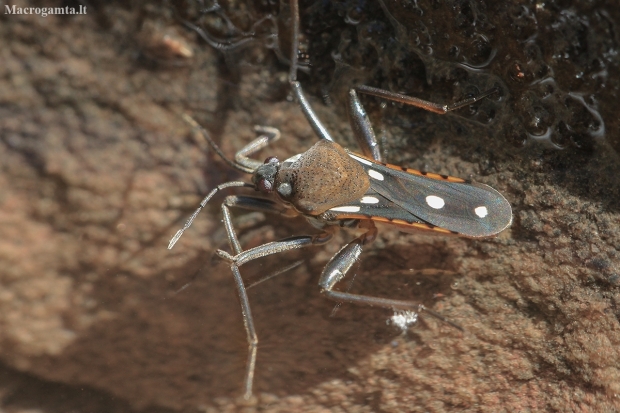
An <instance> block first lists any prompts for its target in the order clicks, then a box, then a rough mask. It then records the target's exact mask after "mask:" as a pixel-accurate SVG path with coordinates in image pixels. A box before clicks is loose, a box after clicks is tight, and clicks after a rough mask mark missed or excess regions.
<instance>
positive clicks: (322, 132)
mask: <svg viewBox="0 0 620 413" xmlns="http://www.w3.org/2000/svg"><path fill="white" fill-rule="evenodd" d="M291 21H292V22H291V32H292V33H293V37H292V39H291V68H290V72H289V77H288V78H289V83H290V84H291V89H292V91H293V95H295V98H296V99H297V102H298V103H299V107H300V108H301V111H302V112H303V113H304V115H305V116H306V119H308V122H309V123H310V126H312V129H314V132H315V133H316V134H317V135H318V137H319V138H321V139H325V140H328V141H331V142H333V141H334V139H333V138H332V137H331V135H330V134H329V132H328V131H327V128H325V125H323V123H322V122H321V120H320V119H319V117H318V116H317V114H316V112H314V109H312V106H311V105H310V102H308V99H307V98H306V95H305V94H304V91H303V89H302V88H301V84H300V83H299V82H298V81H297V53H298V51H299V2H298V0H291Z"/></svg>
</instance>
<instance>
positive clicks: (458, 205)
mask: <svg viewBox="0 0 620 413" xmlns="http://www.w3.org/2000/svg"><path fill="white" fill-rule="evenodd" d="M349 155H350V156H351V157H352V158H353V159H355V160H357V161H358V162H360V164H361V165H362V166H363V168H364V170H365V171H366V172H367V173H368V175H369V176H370V185H371V188H372V189H373V190H374V191H376V192H377V193H379V194H380V195H383V196H384V197H385V198H387V199H389V200H390V201H392V202H394V203H395V204H396V205H398V206H399V207H401V208H403V209H404V210H406V211H408V212H410V213H411V214H413V215H415V216H416V217H418V218H419V219H421V220H423V221H425V222H427V223H429V224H432V225H435V226H438V227H441V228H444V229H447V230H449V231H452V232H456V233H459V234H460V235H464V236H468V237H473V238H477V237H488V236H491V235H495V234H497V233H499V232H501V231H502V230H504V229H505V228H507V227H508V226H509V225H510V223H511V222H512V208H511V207H510V204H509V203H508V201H507V200H506V198H504V197H503V196H502V194H500V193H499V192H497V191H496V190H495V189H493V188H491V187H490V186H487V185H483V184H478V183H468V182H465V181H462V182H461V181H460V180H459V179H457V178H450V177H441V176H439V175H432V176H434V177H435V178H429V177H427V176H422V175H423V174H422V173H419V175H418V174H414V173H411V172H405V171H403V170H399V169H396V168H398V167H396V166H394V167H389V166H387V165H384V164H380V163H377V162H375V161H372V160H370V159H368V158H365V157H362V156H360V155H357V154H351V153H350V154H349ZM416 172H417V171H416Z"/></svg>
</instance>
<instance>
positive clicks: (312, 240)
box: [216, 232, 332, 400]
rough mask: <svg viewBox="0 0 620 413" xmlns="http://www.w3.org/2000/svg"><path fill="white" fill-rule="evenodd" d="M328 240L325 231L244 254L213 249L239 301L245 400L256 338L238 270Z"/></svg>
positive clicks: (253, 366)
mask: <svg viewBox="0 0 620 413" xmlns="http://www.w3.org/2000/svg"><path fill="white" fill-rule="evenodd" d="M331 238H332V234H331V233H330V232H325V233H322V234H319V235H315V236H310V235H306V236H298V237H292V238H288V239H285V240H282V241H275V242H269V243H267V244H263V245H259V246H258V247H254V248H251V249H249V250H247V251H242V252H240V253H238V254H236V255H235V256H232V255H230V254H228V253H227V252H226V251H222V250H217V251H216V254H217V255H218V256H219V257H220V258H222V259H224V260H226V261H228V262H229V263H230V269H231V271H232V273H233V277H234V279H235V286H236V287H237V294H238V295H239V302H240V303H241V314H242V316H243V326H244V327H245V332H246V335H247V340H248V360H247V365H246V375H245V392H244V395H243V397H244V398H245V399H246V400H247V399H249V398H250V397H252V386H253V383H254V371H255V370H256V353H257V350H258V335H257V334H256V328H255V327H254V318H253V317H252V310H251V309H250V300H249V299H248V293H247V287H246V286H245V284H244V283H243V279H242V278H241V273H240V272H239V267H241V266H242V265H243V264H247V263H248V262H250V261H253V260H255V259H257V258H261V257H266V256H268V255H273V254H278V253H281V252H285V251H290V250H294V249H300V248H306V247H311V246H315V245H323V244H325V243H327V242H328V241H329V240H330V239H331Z"/></svg>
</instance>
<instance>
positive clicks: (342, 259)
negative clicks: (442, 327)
mask: <svg viewBox="0 0 620 413" xmlns="http://www.w3.org/2000/svg"><path fill="white" fill-rule="evenodd" d="M374 231H376V229H375V230H374ZM374 236H375V234H373V229H371V230H369V231H368V232H366V233H365V234H362V235H361V236H359V237H357V238H356V239H354V240H353V241H351V242H350V243H348V244H347V245H345V246H344V247H343V248H342V249H341V250H340V251H338V253H336V255H334V257H333V258H332V259H331V260H330V261H329V262H328V263H327V265H326V266H325V269H324V270H323V273H322V274H321V278H320V279H319V286H320V287H321V292H322V293H323V294H325V296H326V297H328V298H329V299H331V300H334V301H337V302H347V303H352V304H361V305H368V306H371V307H383V308H390V309H392V310H409V311H414V312H420V311H424V312H426V313H428V314H429V315H431V316H433V317H435V318H437V319H439V320H441V321H443V322H445V323H447V324H450V325H451V326H453V327H455V328H457V329H459V330H461V331H462V330H463V328H462V327H461V326H459V325H458V324H455V323H453V322H451V321H450V320H448V319H446V318H445V317H443V316H442V315H441V314H438V313H436V312H434V311H432V310H430V309H428V308H426V307H425V306H424V305H423V304H420V303H415V302H413V301H404V300H392V299H388V298H381V297H372V296H368V295H360V294H351V293H348V292H341V291H335V290H334V287H335V285H336V284H337V283H338V282H339V281H341V280H342V279H343V278H344V277H345V276H346V274H347V272H348V271H349V270H350V269H351V267H352V266H353V264H354V263H355V262H356V261H357V260H358V258H359V256H360V255H361V253H362V248H363V246H364V244H366V243H368V242H369V241H372V239H373V238H374Z"/></svg>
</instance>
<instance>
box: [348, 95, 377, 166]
mask: <svg viewBox="0 0 620 413" xmlns="http://www.w3.org/2000/svg"><path fill="white" fill-rule="evenodd" d="M347 112H348V113H349V124H350V125H351V129H353V136H355V140H357V144H358V145H359V147H360V149H361V150H362V153H363V154H364V155H366V156H368V157H369V158H372V159H374V160H375V161H379V162H381V161H382V159H381V151H380V150H379V143H378V142H377V137H376V136H375V131H374V130H373V129H372V125H371V123H370V119H368V115H367V114H366V110H365V109H364V106H362V102H360V99H359V97H358V96H357V92H356V91H355V89H351V90H349V98H348V105H347Z"/></svg>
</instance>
